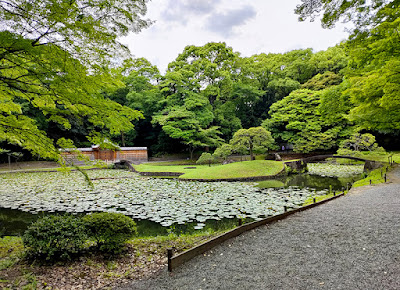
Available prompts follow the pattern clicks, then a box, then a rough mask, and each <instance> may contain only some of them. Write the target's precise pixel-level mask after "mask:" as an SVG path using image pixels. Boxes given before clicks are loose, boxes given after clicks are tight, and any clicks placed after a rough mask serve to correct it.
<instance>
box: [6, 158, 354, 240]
mask: <svg viewBox="0 0 400 290" xmlns="http://www.w3.org/2000/svg"><path fill="white" fill-rule="evenodd" d="M347 166H348V165H347ZM341 167H342V166H341ZM342 168H344V167H342ZM88 174H89V177H90V178H91V179H92V181H93V184H94V187H90V186H89V185H88V184H87V183H86V181H85V180H84V179H83V177H82V175H81V174H80V173H78V172H42V173H14V174H2V175H0V208H1V209H0V223H1V224H0V232H1V231H3V234H12V233H14V234H15V233H16V232H17V233H20V232H21V231H23V230H24V229H25V228H26V226H27V225H28V224H29V223H30V222H32V221H33V220H34V219H36V218H37V217H38V216H40V215H42V214H44V213H46V214H49V213H50V214H51V213H73V214H85V213H87V212H94V211H108V212H120V213H123V214H125V215H128V216H131V217H132V218H134V219H135V220H137V221H139V223H138V227H139V233H142V234H143V235H157V234H160V233H161V234H167V233H168V232H170V231H175V232H187V231H192V230H198V229H202V228H205V229H206V228H207V227H212V228H213V229H223V228H224V227H225V228H229V227H233V226H234V225H235V224H236V222H237V221H236V219H237V218H242V219H250V220H259V219H262V218H265V217H266V216H270V215H275V214H278V213H281V212H283V210H284V206H287V207H298V206H301V205H302V204H303V202H304V201H305V200H306V199H307V198H308V197H310V196H313V195H325V194H326V193H327V191H328V189H327V188H329V186H330V187H331V188H332V183H333V184H335V186H334V188H336V187H338V189H339V188H341V187H342V186H343V182H346V180H345V179H343V180H345V181H343V180H342V181H341V180H338V179H337V178H330V177H325V181H324V182H322V183H324V184H325V185H324V186H314V188H310V187H309V185H308V184H307V182H306V183H305V182H304V179H306V180H309V181H310V180H311V181H313V180H314V183H318V182H315V180H316V179H318V177H316V176H312V175H295V176H291V177H288V178H287V179H286V180H280V181H278V183H277V184H278V186H281V185H280V184H281V183H282V185H286V187H281V188H268V187H269V186H262V183H260V184H257V183H244V182H210V183H205V182H188V181H178V180H176V179H158V178H148V177H141V176H139V175H137V174H135V173H132V172H128V171H123V170H96V171H88ZM351 176H354V175H352V174H351ZM301 177H302V179H303V180H302V181H299V178H300V179H301ZM296 178H297V180H296ZM350 178H353V179H354V177H350ZM327 179H329V180H330V181H329V182H330V183H331V184H329V185H328V184H327V183H329V182H328V181H327ZM274 181H275V180H274ZM279 182H280V183H279ZM295 183H297V184H295ZM301 184H303V186H294V185H301ZM275 186H277V185H276V183H275ZM18 228H20V230H18ZM149 231H150V232H149ZM151 231H153V232H151Z"/></svg>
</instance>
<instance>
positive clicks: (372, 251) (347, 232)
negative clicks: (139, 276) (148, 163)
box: [118, 168, 400, 290]
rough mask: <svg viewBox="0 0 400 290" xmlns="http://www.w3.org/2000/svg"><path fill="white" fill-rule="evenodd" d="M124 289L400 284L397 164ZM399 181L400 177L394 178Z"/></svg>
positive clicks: (395, 286) (381, 286)
mask: <svg viewBox="0 0 400 290" xmlns="http://www.w3.org/2000/svg"><path fill="white" fill-rule="evenodd" d="M393 174H394V175H393V179H392V180H394V181H397V182H396V183H390V184H387V185H381V186H374V187H367V188H365V189H364V190H361V191H360V190H355V191H354V192H353V193H351V194H348V195H347V196H345V197H342V198H339V199H336V200H334V201H331V202H329V203H327V204H324V205H321V206H319V207H316V208H313V209H311V210H307V211H304V212H300V213H297V214H294V215H293V216H290V217H288V218H287V219H285V220H282V221H280V222H276V223H273V224H271V225H268V226H263V227H260V228H257V229H255V230H252V231H250V232H247V233H245V234H243V235H241V236H239V237H237V238H234V239H232V240H229V241H227V242H225V243H223V244H221V245H220V246H217V247H216V248H214V249H213V250H211V251H209V252H207V253H206V254H205V255H203V256H199V257H197V258H195V259H193V260H191V261H189V262H188V263H186V264H184V265H183V266H181V267H180V268H178V269H177V270H175V272H174V273H173V274H169V273H167V272H166V269H165V270H164V272H162V273H161V274H160V275H159V276H156V277H154V278H152V279H150V280H146V281H136V282H134V283H133V284H131V285H129V287H125V288H118V289H119V290H123V289H197V290H198V289H400V183H399V182H398V181H399V180H400V168H397V170H396V171H395V172H394V173H393ZM396 179H397V180H396Z"/></svg>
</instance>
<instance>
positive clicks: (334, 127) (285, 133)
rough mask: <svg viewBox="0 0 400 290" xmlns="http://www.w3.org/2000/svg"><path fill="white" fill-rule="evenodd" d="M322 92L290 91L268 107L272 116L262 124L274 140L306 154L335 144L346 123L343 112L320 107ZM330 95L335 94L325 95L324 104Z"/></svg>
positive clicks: (327, 101) (343, 131)
mask: <svg viewBox="0 0 400 290" xmlns="http://www.w3.org/2000/svg"><path fill="white" fill-rule="evenodd" d="M323 93H325V92H316V91H311V90H306V89H301V90H296V91H293V92H292V93H290V95H289V96H287V97H285V98H284V99H282V100H281V101H278V102H276V103H274V104H273V105H272V106H271V108H270V111H269V114H270V116H271V117H270V118H269V119H266V120H265V121H264V122H263V124H262V126H263V127H265V128H266V129H267V130H270V131H271V133H272V136H273V137H274V138H275V140H276V141H277V142H279V143H284V144H292V145H293V150H294V151H295V152H304V153H307V152H312V151H316V150H327V149H331V148H335V147H337V143H338V138H340V137H341V135H342V134H343V133H346V132H347V131H346V130H344V129H345V128H346V127H347V126H348V124H347V123H346V122H345V121H344V120H343V116H341V115H344V113H343V112H341V111H339V112H330V111H329V108H324V109H322V108H321V95H322V94H323ZM331 96H332V97H334V91H332V92H331V94H330V95H329V97H326V98H327V100H326V104H328V103H329V102H330V100H331V98H330V97H331ZM322 110H324V111H322ZM322 112H323V113H322ZM329 114H330V116H329ZM338 116H341V118H338ZM347 134H349V132H347V133H346V134H345V135H346V136H347Z"/></svg>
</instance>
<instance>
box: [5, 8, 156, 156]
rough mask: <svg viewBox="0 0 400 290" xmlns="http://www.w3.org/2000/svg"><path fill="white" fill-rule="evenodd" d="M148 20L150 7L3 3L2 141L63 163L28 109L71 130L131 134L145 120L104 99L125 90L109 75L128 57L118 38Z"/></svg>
mask: <svg viewBox="0 0 400 290" xmlns="http://www.w3.org/2000/svg"><path fill="white" fill-rule="evenodd" d="M145 13H146V1H130V2H129V3H128V2H126V1H122V0H117V1H108V0H105V1H104V0H101V1H100V0H93V1H80V0H76V1H57V0H40V1H39V0H29V1H25V0H10V1H0V26H1V27H2V28H1V31H0V104H1V105H0V124H1V126H0V141H3V142H7V143H12V144H16V145H19V146H21V147H23V148H26V149H28V150H30V151H31V152H33V153H34V154H40V155H41V156H42V157H49V158H57V156H58V151H56V150H55V148H54V142H53V140H52V138H50V136H49V134H48V133H47V132H45V131H44V130H43V129H42V128H40V127H39V125H38V122H37V121H36V119H35V117H34V116H32V115H29V114H27V110H24V109H23V106H25V107H30V108H31V109H30V110H28V111H34V110H36V111H40V112H41V113H42V115H43V116H44V117H45V118H46V120H47V122H52V123H56V124H59V125H60V126H62V127H63V128H65V129H71V127H72V124H73V122H71V120H76V119H85V120H87V121H88V122H90V123H91V124H93V130H97V131H101V130H106V131H107V132H109V133H110V134H118V133H119V132H121V131H122V130H126V129H129V128H132V127H133V125H132V123H131V121H132V120H135V119H137V118H138V117H140V115H141V114H140V113H139V112H138V111H135V110H132V109H129V108H126V107H123V106H121V105H119V104H117V103H115V102H112V101H111V100H108V99H106V98H104V97H103V95H102V93H103V92H105V91H108V90H111V89H112V88H113V87H117V86H119V85H120V83H119V82H116V81H115V80H114V79H113V78H112V77H111V75H110V74H109V73H108V68H107V65H109V64H110V59H111V57H117V56H119V57H124V56H126V55H127V54H128V50H127V48H126V47H124V46H123V45H122V44H121V43H120V42H119V41H118V37H120V36H123V35H126V34H127V33H128V32H129V31H140V30H141V29H142V28H145V27H147V26H148V25H149V24H150V22H149V21H148V20H144V19H142V16H143V15H144V14H145ZM96 128H97V129H96Z"/></svg>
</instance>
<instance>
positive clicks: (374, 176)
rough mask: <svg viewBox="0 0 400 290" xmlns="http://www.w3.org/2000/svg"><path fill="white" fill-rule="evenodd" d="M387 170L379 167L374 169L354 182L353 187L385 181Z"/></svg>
mask: <svg viewBox="0 0 400 290" xmlns="http://www.w3.org/2000/svg"><path fill="white" fill-rule="evenodd" d="M386 172H387V169H386V168H378V169H375V170H372V171H371V172H369V173H368V175H367V176H366V177H365V178H363V179H360V180H358V181H356V182H354V183H353V187H360V186H365V185H370V184H380V183H384V182H385V174H386Z"/></svg>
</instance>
